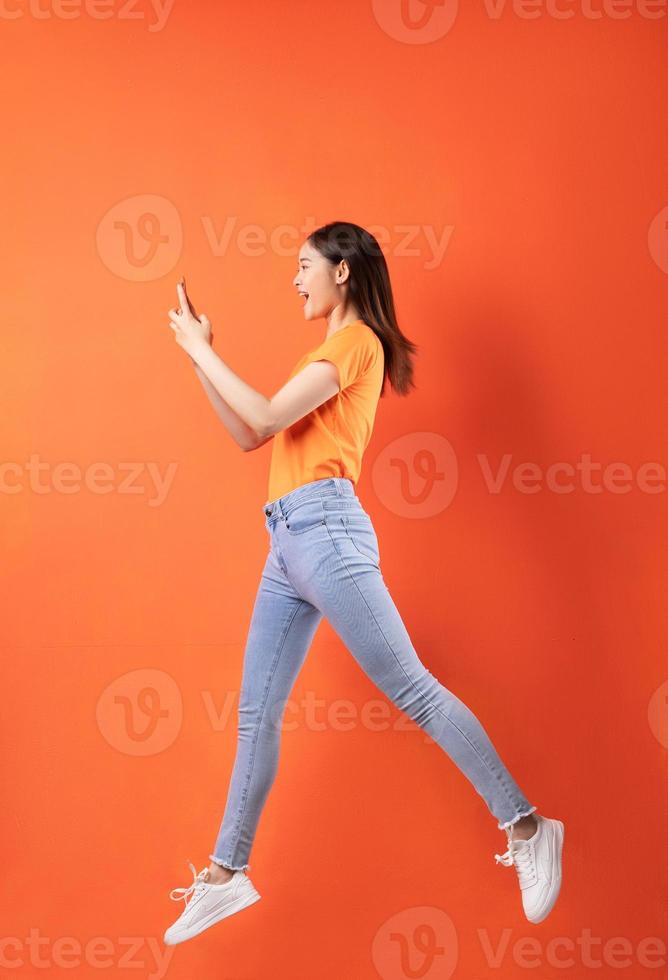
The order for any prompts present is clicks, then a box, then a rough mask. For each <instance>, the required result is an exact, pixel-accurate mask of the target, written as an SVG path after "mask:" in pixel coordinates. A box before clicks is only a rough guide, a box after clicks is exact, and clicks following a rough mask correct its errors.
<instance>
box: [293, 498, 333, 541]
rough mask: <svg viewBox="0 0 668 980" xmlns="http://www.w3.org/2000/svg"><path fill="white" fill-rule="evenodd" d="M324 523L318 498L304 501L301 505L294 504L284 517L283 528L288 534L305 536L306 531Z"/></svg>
mask: <svg viewBox="0 0 668 980" xmlns="http://www.w3.org/2000/svg"><path fill="white" fill-rule="evenodd" d="M324 523H325V514H324V511H323V509H322V502H321V500H320V498H314V499H313V500H304V501H303V502H302V503H300V504H296V506H295V507H293V508H292V509H291V510H290V511H289V512H288V513H286V515H285V526H286V528H287V531H288V534H305V532H306V531H310V530H312V528H314V527H319V526H320V525H321V524H324Z"/></svg>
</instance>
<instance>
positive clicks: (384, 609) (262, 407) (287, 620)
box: [165, 222, 564, 944]
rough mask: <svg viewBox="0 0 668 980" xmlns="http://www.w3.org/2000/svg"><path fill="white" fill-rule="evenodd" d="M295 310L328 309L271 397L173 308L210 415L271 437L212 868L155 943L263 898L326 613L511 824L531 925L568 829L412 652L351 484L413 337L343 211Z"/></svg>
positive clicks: (511, 851)
mask: <svg viewBox="0 0 668 980" xmlns="http://www.w3.org/2000/svg"><path fill="white" fill-rule="evenodd" d="M293 284H294V286H295V287H296V288H297V291H298V293H299V295H300V296H302V297H303V298H304V316H305V318H306V319H307V320H309V321H315V320H320V319H324V320H325V321H326V324H327V330H326V333H325V338H324V340H323V341H322V343H320V344H319V345H318V346H317V347H315V348H314V349H313V350H311V351H309V352H308V353H307V354H305V355H304V356H303V357H302V358H301V359H300V360H299V361H298V363H297V364H296V365H295V367H294V368H293V370H292V372H291V373H290V375H289V378H288V380H287V382H286V384H285V385H283V387H282V388H281V389H280V390H279V391H278V392H277V393H276V394H275V395H274V396H273V397H272V398H266V397H265V396H264V395H262V394H260V392H258V391H256V390H255V389H254V388H252V387H251V386H250V385H248V384H246V382H245V381H243V380H242V379H241V378H240V377H239V376H238V375H236V374H235V373H234V372H233V371H232V370H231V369H230V368H229V367H228V366H227V364H225V362H224V361H223V360H222V359H221V358H220V357H219V356H218V354H216V353H215V352H214V351H213V348H212V346H211V341H212V332H211V323H210V322H209V320H208V318H207V317H206V316H205V315H201V316H199V317H198V315H197V314H196V312H195V310H194V308H193V307H192V304H191V303H190V301H189V299H188V297H187V295H186V291H185V284H179V285H178V286H177V292H178V297H179V304H180V307H179V309H176V310H170V311H169V320H170V327H171V328H172V330H173V331H174V334H175V337H176V340H177V342H178V343H179V344H180V345H181V347H183V349H184V350H185V351H186V352H187V353H188V354H190V356H191V358H192V360H193V362H194V364H195V368H196V371H197V373H198V375H199V377H200V380H201V381H202V384H203V386H204V388H205V390H206V393H207V395H208V397H209V399H210V401H211V403H212V404H213V407H214V409H215V411H216V412H217V414H218V416H219V417H220V419H221V421H222V422H223V424H224V425H225V426H226V428H227V430H228V431H229V433H230V435H231V436H232V438H233V439H235V441H236V442H237V443H238V445H239V446H240V447H241V449H243V450H244V451H245V452H248V451H250V450H252V449H257V448H258V447H259V446H262V445H264V443H265V442H267V441H268V440H270V439H273V440H274V442H273V445H272V456H271V468H270V474H269V494H268V500H267V501H266V503H265V504H264V506H263V511H264V519H265V527H266V529H267V532H268V535H269V541H270V547H269V553H268V555H267V559H266V563H265V566H264V569H263V572H262V576H261V580H260V586H259V590H258V592H257V596H256V599H255V606H254V609H253V614H252V618H251V623H250V629H249V633H248V638H247V642H246V649H245V654H244V664H243V676H242V682H241V691H240V698H239V708H238V740H237V750H236V759H235V763H234V769H233V771H232V776H231V780H230V786H229V792H228V797H227V804H226V808H225V813H224V815H223V820H222V824H221V826H220V830H219V833H218V837H217V839H216V842H215V845H214V848H213V851H212V852H211V854H209V860H210V862H211V863H210V864H209V866H208V867H205V868H203V869H202V870H201V871H200V872H199V873H198V874H196V873H195V867H194V866H193V865H192V864H190V869H191V872H192V874H193V878H194V880H193V882H192V883H191V884H190V886H189V887H188V888H176V889H173V890H172V892H171V893H170V894H171V897H172V898H173V899H175V900H176V901H178V900H179V899H181V898H183V899H184V901H185V903H186V905H185V908H184V910H183V913H182V915H181V916H180V917H179V919H178V920H177V921H176V922H175V923H174V924H173V925H172V926H170V928H169V929H167V932H166V933H165V942H166V943H169V944H174V943H179V942H183V940H185V939H190V938H191V937H192V936H196V935H198V934H199V933H201V932H202V931H203V930H204V929H206V928H208V927H209V926H211V925H213V924H214V923H215V922H218V921H219V920H221V919H223V918H225V917H226V916H228V915H231V914H232V913H234V912H237V911H239V910H240V909H242V908H246V907H247V906H248V905H250V904H252V903H253V902H256V901H258V900H259V898H260V895H259V894H258V893H257V891H256V890H255V888H254V887H253V885H252V883H251V881H250V878H249V877H248V875H247V869H248V868H249V867H250V865H249V864H248V859H249V855H250V851H251V847H252V844H253V840H254V837H255V833H256V830H257V826H258V821H259V819H260V814H261V812H262V808H263V806H264V804H265V802H266V799H267V796H268V793H269V791H270V789H271V786H272V783H273V781H274V777H275V775H276V770H277V764H278V755H279V741H280V726H281V722H282V717H283V711H284V708H285V703H286V701H287V698H288V696H289V694H290V691H291V689H292V686H293V684H294V682H295V680H296V677H297V675H298V673H299V670H300V668H301V666H302V664H303V662H304V659H305V657H306V654H307V651H308V649H309V646H310V644H311V641H312V639H313V635H314V633H315V631H316V629H317V627H318V624H319V622H320V620H321V619H322V617H323V616H326V617H327V619H328V620H329V622H330V623H331V624H332V626H333V628H334V630H335V631H336V632H337V633H338V635H339V636H340V637H341V640H342V641H343V643H345V645H346V646H347V647H348V649H349V650H350V651H351V653H352V654H353V656H354V657H355V659H356V660H357V661H358V663H359V665H360V667H361V668H362V670H363V671H364V672H365V673H366V674H367V675H368V677H370V678H371V680H372V681H373V682H374V683H375V684H376V685H377V686H378V687H379V688H380V690H381V691H383V692H384V693H385V694H386V696H387V697H388V698H389V699H390V700H391V701H393V702H394V704H396V705H397V707H398V708H400V709H401V710H402V711H404V712H405V713H406V714H407V715H408V716H409V717H410V718H412V719H413V720H414V721H415V722H417V724H418V725H419V726H420V727H422V728H423V729H424V730H425V731H426V732H428V734H429V735H430V736H431V737H432V738H433V739H434V740H435V741H436V742H437V743H438V745H440V746H441V748H442V749H443V750H444V751H445V752H446V753H447V754H448V756H449V757H450V758H451V759H452V760H453V761H454V762H455V764H456V765H457V766H458V767H459V768H460V769H461V771H462V772H463V773H464V774H465V775H466V777H467V778H468V779H469V780H470V782H471V783H472V785H473V787H474V789H475V790H476V791H477V792H478V793H479V794H480V796H481V797H482V798H483V800H484V801H485V803H486V804H487V807H488V808H489V810H490V812H491V813H492V815H493V816H494V817H496V819H497V821H498V823H497V826H498V828H499V829H501V830H505V831H506V833H507V844H508V849H507V851H506V852H505V854H503V855H500V854H495V855H494V858H495V860H496V861H497V862H500V863H502V864H504V865H514V867H515V869H516V872H517V875H518V880H519V885H520V889H521V896H522V905H523V909H524V913H525V915H526V917H527V918H528V919H529V921H530V922H541V921H542V920H543V919H544V918H545V917H546V916H547V915H548V913H549V912H550V910H551V909H552V907H553V905H554V903H555V902H556V899H557V895H558V893H559V889H560V885H561V854H562V847H563V835H564V827H563V824H562V822H561V821H559V820H553V819H550V818H549V817H543V816H541V815H539V814H537V813H535V812H534V811H535V810H536V807H535V806H532V805H531V804H530V802H529V801H528V799H527V798H526V797H525V796H524V794H523V793H522V791H521V789H520V787H519V786H518V785H517V783H516V782H515V780H514V779H513V777H512V776H511V774H510V772H509V771H508V769H507V768H506V767H505V765H504V764H503V762H502V761H501V759H500V758H499V755H498V754H497V752H496V750H495V748H494V746H493V745H492V743H491V741H490V739H489V737H488V735H487V733H486V731H485V730H484V728H483V727H482V725H481V724H480V722H479V721H478V719H477V718H476V717H475V715H474V714H473V713H472V712H471V711H470V710H469V708H467V707H466V705H465V704H463V702H462V701H460V700H459V699H458V698H457V697H456V695H454V694H453V693H452V692H451V691H449V690H448V689H447V688H445V687H444V686H443V685H442V684H440V683H439V681H438V680H437V679H436V678H435V677H434V676H433V674H431V673H430V672H429V671H428V670H427V668H426V667H425V666H424V664H423V663H422V662H421V660H420V659H419V657H418V655H417V653H416V652H415V649H414V648H413V644H412V643H411V639H410V637H409V635H408V633H407V631H406V628H405V626H404V624H403V622H402V619H401V616H400V615H399V612H398V610H397V608H396V606H395V604H394V602H393V600H392V597H391V595H390V593H389V592H388V590H387V587H386V585H385V582H384V580H383V576H382V574H381V570H380V555H379V550H378V540H377V538H376V533H375V531H374V527H373V524H372V521H371V518H370V517H369V515H368V514H367V512H366V511H365V510H364V508H363V507H362V504H361V502H360V500H359V498H358V497H357V495H356V493H355V489H356V486H357V482H358V480H359V476H360V470H361V464H362V456H363V453H364V450H365V449H366V446H367V445H368V442H369V439H370V438H371V433H372V429H373V422H374V418H375V414H376V407H377V404H378V399H379V398H380V397H382V395H383V394H384V390H385V385H386V381H387V380H388V379H389V381H390V383H391V385H392V387H393V389H394V390H395V391H396V392H397V393H398V394H401V395H405V394H407V393H408V392H409V390H410V388H411V386H413V387H414V384H413V366H412V355H413V353H414V352H415V350H416V349H417V348H416V345H415V344H413V343H412V342H411V341H410V340H408V339H407V338H406V337H405V336H404V335H403V334H402V332H401V331H400V329H399V327H398V325H397V321H396V316H395V311H394V301H393V297H392V289H391V286H390V279H389V274H388V269H387V265H386V262H385V258H384V256H383V254H382V252H381V250H380V247H379V245H378V242H377V241H376V239H375V238H374V237H373V236H372V235H370V234H369V233H368V232H367V231H365V230H364V229H363V228H360V227H359V226H358V225H355V224H351V223H349V222H334V223H332V224H328V225H325V226H324V227H322V228H319V229H318V230H317V231H315V232H313V234H311V235H310V236H309V237H308V239H307V240H306V241H305V242H304V244H303V245H302V247H301V249H300V251H299V259H298V271H297V274H296V276H295V278H294V280H293Z"/></svg>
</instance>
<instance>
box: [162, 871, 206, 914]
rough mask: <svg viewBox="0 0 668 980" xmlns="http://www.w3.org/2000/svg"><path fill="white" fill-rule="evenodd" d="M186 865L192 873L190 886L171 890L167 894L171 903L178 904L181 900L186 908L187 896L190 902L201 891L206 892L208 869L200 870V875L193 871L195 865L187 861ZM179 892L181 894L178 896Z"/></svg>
mask: <svg viewBox="0 0 668 980" xmlns="http://www.w3.org/2000/svg"><path fill="white" fill-rule="evenodd" d="M188 865H189V866H190V870H191V871H192V873H193V879H194V880H193V882H192V884H191V885H188V887H187V888H172V890H171V892H170V893H169V897H170V898H171V899H172V901H174V902H179V901H180V900H181V899H183V901H184V902H185V903H186V906H187V905H188V896H189V895H190V896H191V898H190V901H191V902H192V901H193V900H194V899H195V898H197V896H198V895H200V894H201V893H202V892H203V891H206V879H207V878H208V877H209V869H208V868H202V870H201V871H200V873H199V874H197V872H196V871H195V865H194V864H192V862H191V861H188ZM179 892H180V893H181V894H179Z"/></svg>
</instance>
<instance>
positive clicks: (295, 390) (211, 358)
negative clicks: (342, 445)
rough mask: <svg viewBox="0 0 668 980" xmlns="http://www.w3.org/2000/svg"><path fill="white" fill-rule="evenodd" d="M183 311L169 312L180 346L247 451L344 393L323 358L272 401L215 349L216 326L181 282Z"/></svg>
mask: <svg viewBox="0 0 668 980" xmlns="http://www.w3.org/2000/svg"><path fill="white" fill-rule="evenodd" d="M176 290H177V294H178V297H179V301H180V304H181V306H180V308H179V309H178V310H170V311H169V319H170V326H171V328H172V330H173V331H174V335H175V339H176V341H177V343H178V344H179V345H180V346H181V347H182V348H183V349H184V350H185V351H186V352H187V353H188V354H189V355H190V357H191V360H192V361H193V363H194V365H195V369H196V371H197V375H198V377H199V378H200V380H201V382H202V384H203V386H204V389H205V391H206V393H207V396H208V397H209V400H210V401H211V403H212V405H213V407H214V409H215V411H216V414H217V415H218V417H219V418H220V419H221V421H222V422H223V424H224V425H225V427H226V428H227V430H228V431H229V432H230V434H231V435H232V437H233V438H234V439H235V440H236V442H237V443H238V444H239V445H240V446H241V448H242V449H243V450H244V451H246V452H247V451H249V450H251V449H257V448H258V446H261V445H263V444H264V443H265V442H268V440H269V439H271V438H272V437H273V436H274V435H275V434H276V433H277V432H281V431H282V430H283V429H286V428H287V427H288V426H290V425H292V424H293V423H294V422H296V421H298V419H301V418H303V417H304V416H305V415H307V414H308V413H309V412H312V411H313V409H314V408H317V407H318V406H319V405H322V404H323V402H326V401H328V399H330V398H332V397H333V396H334V395H335V394H336V393H337V392H338V391H339V375H338V369H337V367H336V365H335V364H333V363H332V362H331V361H327V360H319V361H315V362H312V363H311V364H307V365H306V367H304V368H303V369H302V370H301V371H299V372H298V373H297V374H296V375H295V377H293V378H290V380H289V381H287V382H286V384H284V385H283V387H282V388H280V389H279V391H277V392H276V394H275V395H274V396H273V397H272V398H266V397H265V396H264V395H262V394H261V393H260V392H259V391H256V390H255V389H254V388H252V387H251V386H250V385H249V384H246V382H245V381H244V380H243V379H242V378H241V377H239V375H238V374H235V373H234V371H232V369H231V368H230V367H229V366H228V365H227V364H226V363H225V361H223V359H222V358H221V357H219V355H218V354H217V353H216V352H215V351H214V349H213V347H212V346H211V343H210V341H211V338H212V336H213V334H212V331H211V323H210V321H209V319H208V317H207V316H206V314H202V315H201V316H200V317H199V318H198V317H197V314H196V312H195V310H194V307H193V306H192V303H191V302H190V300H189V298H188V296H187V294H186V292H185V282H182V283H178V284H177V287H176Z"/></svg>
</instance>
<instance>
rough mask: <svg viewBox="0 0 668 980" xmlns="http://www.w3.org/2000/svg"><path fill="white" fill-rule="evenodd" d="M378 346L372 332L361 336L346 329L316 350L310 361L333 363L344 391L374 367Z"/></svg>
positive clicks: (309, 358)
mask: <svg viewBox="0 0 668 980" xmlns="http://www.w3.org/2000/svg"><path fill="white" fill-rule="evenodd" d="M378 344H379V341H378V340H377V338H376V336H375V334H374V333H373V331H371V330H369V331H364V333H363V334H362V335H361V336H360V335H359V333H357V332H355V331H348V330H345V329H344V330H341V331H339V332H338V333H336V334H334V336H333V337H330V338H329V340H326V341H325V342H324V343H323V344H321V345H320V347H318V348H317V349H316V350H314V351H313V352H312V353H311V354H310V355H309V357H308V361H309V362H310V361H331V362H332V364H334V365H335V366H336V368H337V371H338V375H339V388H340V390H341V391H343V389H344V388H347V387H348V386H349V385H351V384H353V383H354V382H355V381H357V379H358V378H360V377H361V376H362V375H363V374H364V373H365V372H366V371H368V369H369V368H370V367H372V366H373V364H374V363H375V360H376V358H377V356H378Z"/></svg>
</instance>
